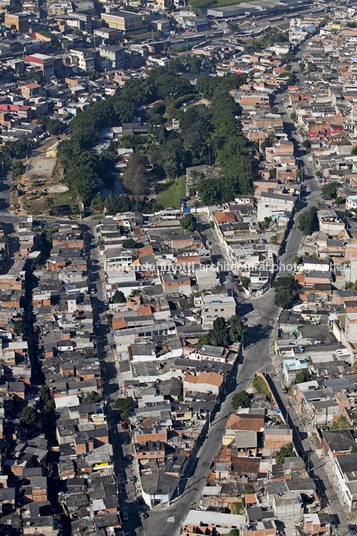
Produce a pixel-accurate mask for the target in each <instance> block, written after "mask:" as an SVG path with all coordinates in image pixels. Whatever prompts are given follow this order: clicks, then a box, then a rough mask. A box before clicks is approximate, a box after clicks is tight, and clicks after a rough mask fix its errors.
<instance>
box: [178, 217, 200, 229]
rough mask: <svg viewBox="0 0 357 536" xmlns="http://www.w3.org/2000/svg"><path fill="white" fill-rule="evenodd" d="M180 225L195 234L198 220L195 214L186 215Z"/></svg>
mask: <svg viewBox="0 0 357 536" xmlns="http://www.w3.org/2000/svg"><path fill="white" fill-rule="evenodd" d="M180 225H181V227H182V229H185V231H190V232H191V233H193V232H194V231H195V230H196V225H197V219H196V218H195V216H193V214H185V216H183V217H182V218H181V221H180Z"/></svg>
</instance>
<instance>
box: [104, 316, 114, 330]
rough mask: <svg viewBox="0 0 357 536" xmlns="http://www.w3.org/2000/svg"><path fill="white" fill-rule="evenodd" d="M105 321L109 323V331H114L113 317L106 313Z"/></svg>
mask: <svg viewBox="0 0 357 536" xmlns="http://www.w3.org/2000/svg"><path fill="white" fill-rule="evenodd" d="M105 319H106V321H107V324H108V326H109V329H112V326H113V315H112V314H111V313H106V315H105Z"/></svg>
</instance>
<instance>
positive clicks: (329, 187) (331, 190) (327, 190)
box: [322, 182, 338, 199]
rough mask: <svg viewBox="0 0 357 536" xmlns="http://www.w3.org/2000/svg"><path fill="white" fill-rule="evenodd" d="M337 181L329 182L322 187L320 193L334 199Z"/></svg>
mask: <svg viewBox="0 0 357 536" xmlns="http://www.w3.org/2000/svg"><path fill="white" fill-rule="evenodd" d="M337 188H338V182H329V183H328V184H325V186H323V187H322V193H323V194H324V195H327V197H329V198H330V199H335V197H336V195H337Z"/></svg>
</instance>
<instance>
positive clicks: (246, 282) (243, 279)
mask: <svg viewBox="0 0 357 536" xmlns="http://www.w3.org/2000/svg"><path fill="white" fill-rule="evenodd" d="M240 282H241V283H242V287H243V288H245V289H246V290H248V289H249V285H250V278H249V277H246V276H244V275H242V276H241V278H240Z"/></svg>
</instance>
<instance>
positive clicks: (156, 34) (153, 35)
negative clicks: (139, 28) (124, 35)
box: [129, 32, 162, 41]
mask: <svg viewBox="0 0 357 536" xmlns="http://www.w3.org/2000/svg"><path fill="white" fill-rule="evenodd" d="M161 35H162V34H161V33H160V32H145V33H142V34H137V35H130V36H129V37H130V39H131V40H132V41H143V40H145V39H151V38H153V39H156V38H157V37H160V36H161Z"/></svg>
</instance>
